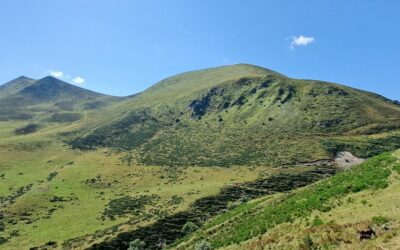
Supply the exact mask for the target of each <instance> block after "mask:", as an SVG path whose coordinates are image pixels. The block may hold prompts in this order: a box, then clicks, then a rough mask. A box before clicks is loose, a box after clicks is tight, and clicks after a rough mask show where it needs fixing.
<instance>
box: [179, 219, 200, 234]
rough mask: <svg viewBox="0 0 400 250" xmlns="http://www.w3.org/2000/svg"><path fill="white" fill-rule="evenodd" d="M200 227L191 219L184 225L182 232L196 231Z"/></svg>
mask: <svg viewBox="0 0 400 250" xmlns="http://www.w3.org/2000/svg"><path fill="white" fill-rule="evenodd" d="M198 228H199V227H198V226H197V225H196V224H194V223H193V222H191V221H188V222H186V224H185V225H184V226H183V227H182V233H183V234H185V235H187V234H191V233H193V232H194V231H196V230H197V229H198Z"/></svg>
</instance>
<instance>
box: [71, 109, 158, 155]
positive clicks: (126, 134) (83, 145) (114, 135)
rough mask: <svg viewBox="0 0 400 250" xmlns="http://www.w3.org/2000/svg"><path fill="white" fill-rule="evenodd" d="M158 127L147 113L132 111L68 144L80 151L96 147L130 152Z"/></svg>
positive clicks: (153, 133)
mask: <svg viewBox="0 0 400 250" xmlns="http://www.w3.org/2000/svg"><path fill="white" fill-rule="evenodd" d="M160 126H162V125H161V124H160V122H159V121H158V120H156V119H155V118H153V117H152V116H151V115H150V114H149V113H148V112H147V111H134V112H132V113H130V114H129V115H127V116H126V117H124V118H122V119H121V120H119V121H117V122H114V123H112V124H110V125H106V126H104V127H101V128H99V129H96V130H94V131H93V132H91V133H90V134H89V135H87V136H85V137H80V138H75V139H73V140H71V141H69V142H68V143H69V145H70V146H71V147H72V148H74V149H81V150H92V149H95V148H98V147H111V148H117V149H122V150H130V149H134V148H136V147H138V146H140V145H141V144H143V143H144V142H146V141H147V140H149V139H150V138H152V137H153V136H154V135H155V134H156V133H157V131H158V130H159V128H160Z"/></svg>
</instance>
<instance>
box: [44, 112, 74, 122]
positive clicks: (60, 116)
mask: <svg viewBox="0 0 400 250" xmlns="http://www.w3.org/2000/svg"><path fill="white" fill-rule="evenodd" d="M81 118H82V114H79V113H54V114H52V115H51V117H50V118H49V121H50V122H59V123H66V122H75V121H78V120H80V119H81Z"/></svg>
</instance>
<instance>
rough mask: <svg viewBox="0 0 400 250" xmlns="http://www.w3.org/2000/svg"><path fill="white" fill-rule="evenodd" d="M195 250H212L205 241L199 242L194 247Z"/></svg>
mask: <svg viewBox="0 0 400 250" xmlns="http://www.w3.org/2000/svg"><path fill="white" fill-rule="evenodd" d="M195 249H196V250H212V249H213V248H212V246H211V244H210V242H208V241H206V240H202V241H201V242H199V243H198V244H197V245H196V247H195Z"/></svg>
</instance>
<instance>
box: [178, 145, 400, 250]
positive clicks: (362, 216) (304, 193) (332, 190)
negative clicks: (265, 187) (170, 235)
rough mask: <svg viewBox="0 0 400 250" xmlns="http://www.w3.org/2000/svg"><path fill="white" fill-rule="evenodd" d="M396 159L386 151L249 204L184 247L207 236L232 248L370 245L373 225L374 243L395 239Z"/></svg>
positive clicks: (215, 222) (398, 225)
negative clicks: (364, 238) (363, 233)
mask: <svg viewBox="0 0 400 250" xmlns="http://www.w3.org/2000/svg"><path fill="white" fill-rule="evenodd" d="M394 155H396V156H397V157H398V156H399V152H398V151H397V152H396V153H395V154H394ZM395 162H396V159H395V158H394V157H393V156H391V155H390V154H388V153H386V154H382V155H380V156H377V157H374V158H372V159H370V160H368V161H367V162H365V163H364V164H362V165H360V166H357V167H355V168H354V169H353V170H351V171H346V172H343V173H341V174H338V175H336V176H334V177H331V178H329V179H326V180H323V181H320V182H319V183H316V184H314V185H311V186H309V187H305V188H302V189H299V190H295V191H293V192H291V193H289V194H279V195H274V196H272V197H269V198H267V197H265V198H263V199H259V200H256V201H252V202H250V203H247V204H243V205H241V206H239V207H237V208H235V209H233V210H232V211H229V212H227V213H226V214H222V215H220V216H218V217H216V218H215V219H213V220H211V221H210V222H209V223H207V224H206V225H205V226H204V227H203V229H202V230H199V231H198V232H197V233H195V234H194V235H193V236H192V237H190V238H188V239H187V240H186V241H185V242H184V243H181V244H180V246H179V249H192V248H193V247H194V246H195V245H196V242H199V241H200V240H202V239H206V240H207V241H209V242H210V243H211V244H213V246H214V247H227V249H263V248H265V247H271V248H272V249H282V248H284V249H307V248H304V247H307V246H304V244H311V246H310V245H308V247H328V249H331V248H332V247H335V248H336V247H343V246H345V245H346V244H347V245H346V246H348V247H349V248H346V249H358V248H359V247H360V246H362V245H366V243H362V244H361V243H360V241H359V240H358V232H359V231H360V230H365V229H368V228H369V227H372V228H374V230H376V232H377V234H378V236H379V237H378V238H377V240H374V241H371V242H370V243H368V244H371V246H376V245H382V244H383V245H385V244H393V241H390V239H392V238H394V237H398V234H396V232H398V230H399V229H400V223H399V222H400V217H399V212H400V211H399V207H400V203H399V200H398V199H397V194H398V192H399V188H400V182H399V174H398V172H397V171H396V170H395V166H396V163H395ZM377 217H378V218H384V219H385V220H386V219H387V220H388V221H389V223H390V224H388V225H387V226H388V229H387V230H386V231H385V230H382V229H381V228H380V226H382V225H375V224H374V218H377ZM317 218H318V219H317ZM306 237H311V241H310V240H309V238H307V240H306V241H307V242H305V240H304V239H305V238H306ZM351 247H353V248H351ZM354 247H355V248H354ZM311 249H312V248H311Z"/></svg>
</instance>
